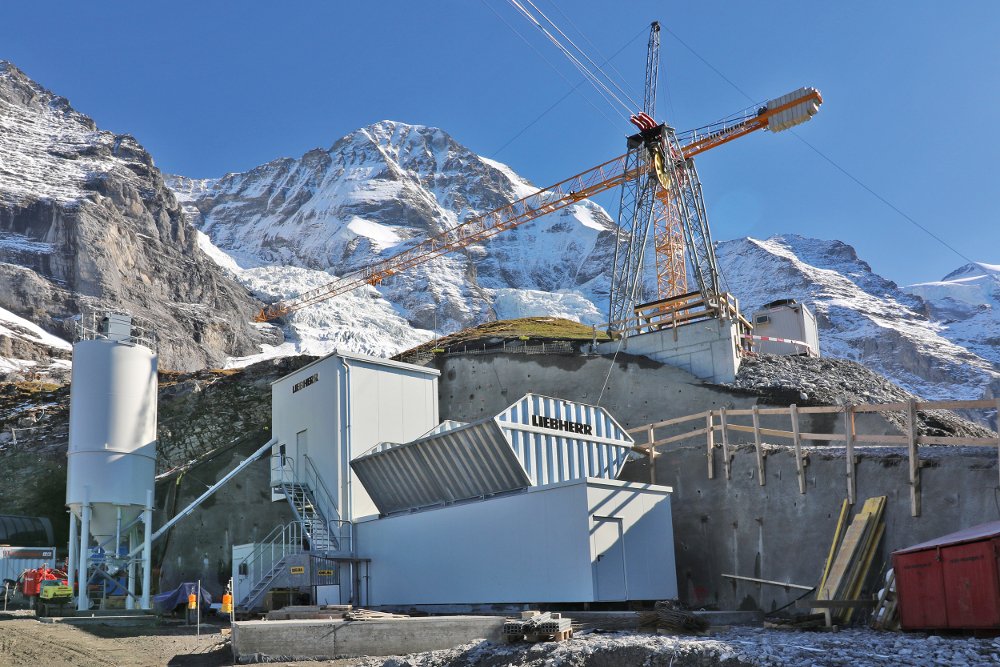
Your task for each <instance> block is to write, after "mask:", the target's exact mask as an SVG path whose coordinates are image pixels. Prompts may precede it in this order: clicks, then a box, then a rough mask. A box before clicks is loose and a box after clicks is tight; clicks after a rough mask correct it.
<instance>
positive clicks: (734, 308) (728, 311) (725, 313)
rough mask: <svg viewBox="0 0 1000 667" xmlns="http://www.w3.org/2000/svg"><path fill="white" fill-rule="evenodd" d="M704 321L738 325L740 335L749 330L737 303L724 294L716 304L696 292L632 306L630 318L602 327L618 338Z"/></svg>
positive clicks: (747, 322) (720, 295) (732, 297)
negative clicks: (735, 323) (732, 322)
mask: <svg viewBox="0 0 1000 667" xmlns="http://www.w3.org/2000/svg"><path fill="white" fill-rule="evenodd" d="M708 319H728V320H733V321H735V322H737V324H738V325H739V326H740V329H741V333H746V332H749V331H750V329H751V326H750V322H749V321H748V320H747V319H746V318H744V317H743V316H742V315H741V314H740V306H739V300H738V299H737V298H736V297H735V296H733V295H732V294H729V293H728V292H723V293H721V294H719V295H718V302H717V303H711V302H708V301H706V300H705V298H704V297H703V296H702V294H701V293H700V292H690V293H688V294H681V295H679V296H674V297H670V298H669V299H660V300H659V301H652V302H650V303H644V304H641V305H639V306H636V307H635V309H634V315H632V316H631V317H627V318H625V319H623V320H617V321H614V322H608V323H607V325H605V328H606V329H607V330H608V331H610V332H611V334H612V336H613V337H614V338H620V337H627V336H634V335H636V334H642V333H650V332H652V331H660V330H662V329H676V328H677V327H679V326H682V325H685V324H693V323H695V322H700V321H702V320H708ZM598 328H601V327H598Z"/></svg>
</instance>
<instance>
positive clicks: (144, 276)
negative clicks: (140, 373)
mask: <svg viewBox="0 0 1000 667" xmlns="http://www.w3.org/2000/svg"><path fill="white" fill-rule="evenodd" d="M0 284H2V285H4V287H5V289H3V290H0V308H3V309H6V310H8V311H10V312H12V313H13V314H15V315H19V316H22V317H25V318H26V319H28V320H30V321H32V322H34V323H36V324H38V325H39V326H41V327H42V328H43V329H44V330H45V331H47V332H50V333H53V334H55V335H57V336H59V337H61V338H64V339H67V340H68V339H70V338H71V337H72V322H73V319H72V318H73V317H74V315H76V314H77V313H79V312H81V311H82V310H84V309H85V307H88V306H97V307H102V308H103V307H111V308H120V309H125V310H128V311H130V312H131V313H133V314H134V315H136V316H139V317H143V318H145V319H147V320H149V321H151V322H152V323H153V324H154V326H155V327H156V329H157V332H158V335H159V340H160V350H159V351H160V359H161V364H162V365H163V366H164V367H166V368H173V369H187V370H192V369H196V368H203V367H205V366H211V365H222V364H223V363H224V361H225V359H226V357H228V356H232V355H238V354H246V353H249V352H253V351H256V350H257V349H258V348H257V346H256V345H255V343H258V342H259V341H260V340H261V334H260V333H259V332H258V331H257V329H256V328H255V327H254V326H253V325H252V324H251V323H250V318H251V316H252V314H253V313H254V312H255V310H256V309H257V307H258V304H257V303H256V301H255V300H254V298H253V297H252V296H251V295H250V294H249V293H248V292H247V290H246V289H245V288H243V287H241V286H240V285H239V284H237V283H236V282H235V281H233V280H232V279H230V278H229V277H228V276H227V275H226V274H225V273H224V272H223V271H222V270H221V269H220V268H219V267H218V266H217V265H216V264H215V263H214V262H212V261H211V260H210V259H209V258H208V257H207V256H206V255H205V254H204V253H203V252H202V251H201V250H200V249H199V247H198V245H197V240H196V233H195V230H194V229H193V228H192V227H191V225H190V223H189V222H188V220H187V218H186V217H185V214H184V212H183V210H182V208H181V206H180V205H179V204H178V202H177V200H176V199H175V197H174V195H173V193H172V192H171V191H170V189H169V188H167V187H165V186H164V183H163V178H162V177H161V175H160V172H159V170H157V168H156V166H155V165H154V164H153V159H152V157H150V155H149V153H147V152H146V151H145V150H144V149H143V147H142V146H141V145H139V143H138V142H137V141H136V140H135V139H134V138H132V137H131V136H128V135H116V134H113V133H111V132H106V131H102V130H100V129H98V128H97V126H96V124H95V123H94V121H93V120H91V119H90V118H88V117H87V116H85V115H83V114H82V113H80V112H78V111H76V110H74V109H73V108H72V107H71V106H70V104H69V102H68V101H67V100H66V99H64V98H61V97H58V96H56V95H54V94H53V93H51V92H49V91H48V90H45V89H44V88H42V87H41V86H40V85H38V84H37V83H35V82H34V81H32V80H31V79H29V78H28V77H27V76H26V75H25V74H24V73H23V72H21V71H20V70H19V69H17V68H16V67H15V66H14V65H12V64H10V63H8V62H3V61H0Z"/></svg>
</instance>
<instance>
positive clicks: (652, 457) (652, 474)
mask: <svg viewBox="0 0 1000 667" xmlns="http://www.w3.org/2000/svg"><path fill="white" fill-rule="evenodd" d="M646 438H647V445H648V446H649V483H650V484H656V447H654V446H653V427H652V426H650V427H649V429H648V430H647V431H646Z"/></svg>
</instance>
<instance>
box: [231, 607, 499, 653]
mask: <svg viewBox="0 0 1000 667" xmlns="http://www.w3.org/2000/svg"><path fill="white" fill-rule="evenodd" d="M503 623H504V619H503V617H500V616H434V617H426V618H388V619H378V620H370V621H330V620H321V621H241V622H236V623H233V637H232V642H233V656H234V658H235V659H236V662H239V663H244V662H251V661H254V662H259V661H260V659H261V657H263V656H267V657H269V658H271V659H272V660H275V659H281V660H315V659H327V660H328V659H332V658H334V657H338V656H339V657H355V656H363V655H405V654H407V653H419V652H423V651H436V650H440V649H447V648H452V647H454V646H458V645H459V644H465V643H467V642H470V641H474V640H476V639H485V640H487V641H491V642H499V641H500V640H501V639H502V638H503V637H502V631H503Z"/></svg>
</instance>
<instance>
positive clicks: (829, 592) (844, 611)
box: [813, 496, 886, 625]
mask: <svg viewBox="0 0 1000 667" xmlns="http://www.w3.org/2000/svg"><path fill="white" fill-rule="evenodd" d="M885 501H886V497H885V496H879V497H877V498H869V499H868V500H867V501H865V504H864V506H863V507H862V509H861V512H860V513H858V514H856V515H855V516H854V519H853V520H852V521H851V524H850V525H849V526H847V528H846V530H845V529H844V522H845V519H846V517H847V513H848V504H847V501H846V500H845V501H844V504H843V506H842V508H841V512H840V519H839V521H838V522H837V530H836V532H835V534H834V539H833V543H832V544H831V545H830V555H829V556H828V558H827V561H826V567H825V568H824V570H823V578H822V580H821V581H820V585H819V590H818V591H817V593H816V600H814V601H813V613H824V614H826V615H827V625H830V624H831V623H832V622H837V623H848V622H849V621H850V620H851V616H852V615H853V613H854V609H855V608H856V607H858V606H864V605H866V604H867V603H868V601H864V600H861V588H862V586H863V585H864V583H865V580H866V579H867V578H868V573H869V571H870V570H871V565H872V561H873V560H874V558H875V550H876V549H877V548H878V544H879V541H880V540H881V539H882V534H883V533H884V532H885V522H884V521H883V513H884V511H885Z"/></svg>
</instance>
